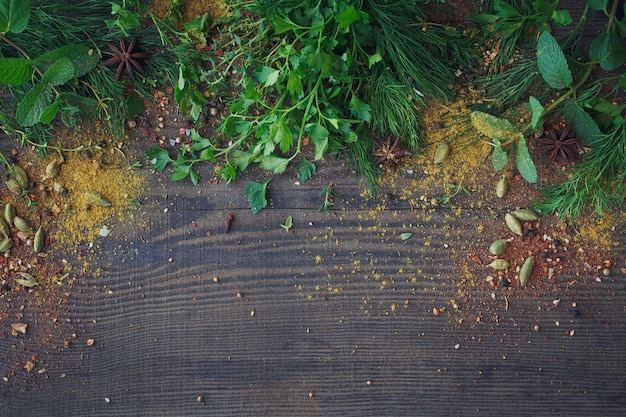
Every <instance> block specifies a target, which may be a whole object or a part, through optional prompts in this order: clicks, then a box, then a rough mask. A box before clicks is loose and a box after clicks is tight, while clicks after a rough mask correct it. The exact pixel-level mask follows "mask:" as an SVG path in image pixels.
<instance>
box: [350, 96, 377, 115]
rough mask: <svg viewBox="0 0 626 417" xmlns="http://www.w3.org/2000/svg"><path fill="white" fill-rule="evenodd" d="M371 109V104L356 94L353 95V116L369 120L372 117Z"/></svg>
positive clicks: (351, 102) (351, 109)
mask: <svg viewBox="0 0 626 417" xmlns="http://www.w3.org/2000/svg"><path fill="white" fill-rule="evenodd" d="M371 110H372V108H371V107H370V106H369V104H367V103H364V102H362V101H361V100H360V99H359V98H358V97H357V96H356V94H353V95H352V98H351V99H350V113H352V115H353V116H355V117H358V118H359V119H361V120H363V121H366V122H369V121H370V118H371V115H370V111H371Z"/></svg>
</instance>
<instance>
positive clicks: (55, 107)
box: [39, 100, 59, 124]
mask: <svg viewBox="0 0 626 417" xmlns="http://www.w3.org/2000/svg"><path fill="white" fill-rule="evenodd" d="M58 112H59V101H58V100H55V101H54V103H52V104H51V105H49V106H48V107H46V108H45V109H44V111H43V112H42V113H41V115H40V116H39V122H40V123H43V124H48V123H50V122H51V121H52V120H53V119H54V118H55V117H56V115H57V113H58Z"/></svg>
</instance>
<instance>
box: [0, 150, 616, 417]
mask: <svg viewBox="0 0 626 417" xmlns="http://www.w3.org/2000/svg"><path fill="white" fill-rule="evenodd" d="M207 174H208V173H207ZM248 179H255V180H262V179H264V177H261V176H259V177H256V178H248ZM331 180H332V181H334V182H335V183H336V189H337V191H338V192H340V193H341V195H340V196H339V197H337V198H336V205H335V207H334V210H333V211H334V214H333V215H326V214H322V213H320V212H318V210H317V208H318V206H319V204H320V203H321V199H320V197H319V196H318V194H319V190H320V188H321V187H322V186H323V185H325V184H326V183H327V181H331ZM149 181H150V183H151V186H150V187H148V188H147V195H146V196H144V197H143V198H142V202H143V206H142V207H141V208H140V209H139V210H138V212H137V213H136V218H135V222H134V224H133V225H132V226H131V227H127V228H126V229H120V227H119V226H116V227H113V228H112V234H111V236H109V237H108V238H106V239H99V240H97V241H96V242H95V245H94V247H93V248H92V249H91V251H90V252H89V256H88V257H90V258H94V261H93V264H92V266H93V270H94V271H95V268H101V273H99V274H97V276H96V275H95V274H94V275H93V276H90V275H89V274H88V276H87V278H86V280H87V281H86V283H85V285H86V286H88V288H85V291H84V292H83V294H82V296H81V295H77V296H76V297H75V298H74V305H73V306H72V312H71V315H72V317H73V318H74V320H75V321H76V320H78V325H77V326H78V329H79V332H78V338H77V340H76V342H75V343H74V345H73V346H72V347H71V348H69V349H67V350H65V351H64V352H63V353H62V354H59V355H56V356H55V358H56V360H55V362H54V363H50V364H49V366H48V369H47V374H46V376H45V378H46V379H45V380H43V379H42V381H41V382H40V384H38V385H39V387H38V388H36V389H28V390H26V391H25V392H21V391H18V392H11V391H7V390H6V389H5V390H4V391H3V392H2V395H1V396H0V403H1V404H2V408H1V410H2V411H0V415H3V416H5V415H6V416H42V417H45V416H70V415H71V416H107V417H111V416H151V417H152V416H475V415H515V416H537V415H568V416H572V415H576V416H591V415H594V416H595V415H597V416H600V415H602V416H623V415H626V411H624V409H625V407H626V396H625V395H624V394H625V392H626V391H625V390H626V361H624V354H625V353H626V347H625V345H624V340H625V335H626V313H625V306H626V297H625V293H624V289H623V282H624V278H625V277H624V276H623V274H622V275H620V274H619V271H618V268H614V273H613V275H612V276H610V277H609V278H606V277H603V278H605V279H604V280H603V281H602V283H595V282H594V281H593V280H588V281H587V282H586V283H584V285H577V286H573V287H572V288H570V289H568V290H567V291H566V292H563V293H561V294H552V293H547V294H537V295H535V296H533V297H520V298H518V299H516V300H515V302H514V303H512V305H511V308H510V309H509V310H505V309H504V302H503V299H502V298H501V295H502V293H498V297H497V299H496V300H492V302H493V306H494V307H493V308H495V310H496V311H497V310H498V309H500V310H501V311H499V313H498V319H497V320H495V319H494V317H493V316H491V315H486V316H485V317H486V319H485V321H484V322H482V323H474V324H471V325H469V326H458V325H457V324H456V320H457V318H455V317H454V316H453V315H448V314H447V313H445V314H441V315H439V316H435V315H434V314H433V312H432V309H433V308H434V307H439V308H440V307H441V306H445V305H447V304H448V302H449V300H450V299H453V298H455V297H456V291H457V284H458V277H459V274H461V271H459V270H458V266H457V265H456V264H455V262H453V261H452V260H451V257H453V256H455V255H458V254H461V255H462V254H463V251H464V249H465V248H466V245H467V244H468V242H471V241H472V240H473V239H475V228H474V227H467V222H473V221H475V220H474V219H476V218H480V217H481V216H489V215H491V214H492V212H491V211H490V212H487V210H486V209H485V211H484V212H481V210H479V209H470V208H469V201H467V200H466V201H464V200H460V203H461V206H464V209H463V210H464V212H466V213H467V215H466V216H460V217H458V216H450V209H449V208H448V207H439V208H437V209H436V210H422V209H418V210H413V209H411V207H409V205H408V203H406V202H404V201H401V200H392V201H390V202H388V203H387V207H388V208H387V209H385V210H378V211H376V212H372V211H371V209H372V208H374V207H375V206H376V205H377V204H380V203H381V201H380V200H372V199H370V198H369V197H362V196H361V195H362V191H363V186H362V185H361V184H358V182H357V180H355V179H354V177H352V176H351V175H346V174H345V170H344V168H343V167H341V166H339V165H338V164H336V163H334V162H330V161H327V162H325V163H324V164H322V168H321V170H320V172H319V173H318V174H317V175H316V176H315V177H314V179H312V180H311V181H309V182H307V183H306V184H305V185H295V184H294V182H295V181H296V178H295V177H293V176H291V175H283V176H281V177H276V178H274V179H273V180H272V182H271V183H270V190H269V194H268V196H269V197H270V204H269V206H268V208H266V209H265V210H263V211H262V212H261V213H259V214H256V215H255V214H253V213H252V212H251V211H250V209H249V208H248V202H247V200H246V197H245V196H244V195H243V194H242V190H243V188H244V186H245V184H246V180H242V181H240V182H237V183H234V184H230V185H227V184H219V185H208V186H207V185H205V186H202V187H199V188H195V187H193V186H191V185H190V184H188V183H184V182H182V183H171V182H169V181H167V178H166V176H165V175H154V176H151V177H150V179H149ZM401 187H402V185H400V188H401ZM165 209H167V211H166V210H165ZM496 210H498V209H497V208H496ZM227 213H233V214H234V216H235V220H234V222H233V224H232V229H231V232H230V233H228V234H224V233H223V227H224V218H225V216H226V214H227ZM374 213H375V214H374ZM289 215H291V216H293V219H294V227H293V229H292V233H287V232H285V231H284V230H283V229H281V228H280V227H279V226H278V225H279V224H280V223H283V222H284V220H285V218H286V217H287V216H289ZM207 230H211V231H212V235H211V236H210V237H207V236H206V231H207ZM405 231H411V232H413V233H414V234H413V236H412V237H411V238H410V239H409V240H407V241H402V240H401V239H399V234H400V233H402V232H405ZM487 234H488V235H489V236H487V237H486V238H489V237H490V236H491V234H490V232H489V231H487ZM425 241H430V242H431V243H430V246H426V245H425V244H424V242H425ZM444 243H445V244H447V245H448V247H447V248H446V247H445V246H444V245H443V244H444ZM614 258H615V259H616V262H617V263H618V264H619V265H621V266H622V267H624V251H623V246H622V247H619V248H618V249H617V251H616V252H615V253H614ZM214 277H219V282H217V283H216V282H214V280H213V278H214ZM412 277H416V278H417V279H416V280H415V281H416V282H412V281H413V280H412V279H411V278H412ZM563 279H567V278H566V277H563ZM383 280H384V281H386V282H387V285H385V286H384V288H381V285H382V284H381V283H382V281H383ZM237 293H241V295H242V296H243V297H242V298H238V296H237ZM478 296H479V297H480V295H478ZM482 297H483V298H484V300H482V301H483V302H489V300H490V294H489V292H485V293H484V294H483V295H482ZM407 298H408V299H410V300H411V302H410V304H409V305H408V306H405V300H406V299H407ZM554 298H559V299H561V300H562V303H561V305H560V306H559V307H558V308H555V309H552V310H550V311H547V309H545V308H543V309H542V310H539V308H540V307H541V306H543V307H546V306H550V305H551V304H552V300H553V299H554ZM572 302H577V303H578V305H579V308H580V310H581V313H582V314H581V316H580V317H579V318H574V317H573V316H572V314H571V311H570V308H569V305H570V304H571V303H572ZM394 303H395V304H396V305H397V308H396V310H395V311H393V310H392V307H391V305H392V304H394ZM498 306H501V307H498ZM252 311H254V315H251V312H252ZM556 321H560V326H556V325H555V322H556ZM536 323H539V324H540V325H541V331H539V332H534V331H533V330H532V326H533V325H534V324H536ZM570 330H575V335H574V336H570V335H569V331H570ZM89 338H93V339H95V343H94V345H93V346H91V347H88V346H86V340H87V339H89ZM2 343H5V341H4V340H2ZM62 373H66V374H67V377H66V378H61V377H60V375H61V374H62ZM42 378H44V377H43V376H42ZM368 381H370V383H368ZM199 396H201V397H202V400H203V401H202V402H198V400H197V399H198V397H199ZM105 399H109V400H110V401H106V400H105Z"/></svg>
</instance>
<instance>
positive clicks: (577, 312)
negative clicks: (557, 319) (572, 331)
mask: <svg viewBox="0 0 626 417" xmlns="http://www.w3.org/2000/svg"><path fill="white" fill-rule="evenodd" d="M572 317H574V318H575V319H577V318H578V317H580V310H579V309H577V308H575V309H573V310H572Z"/></svg>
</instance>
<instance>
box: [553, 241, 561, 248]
mask: <svg viewBox="0 0 626 417" xmlns="http://www.w3.org/2000/svg"><path fill="white" fill-rule="evenodd" d="M552 244H553V245H554V247H555V248H556V247H557V246H560V245H561V241H560V240H559V239H554V240H553V241H552Z"/></svg>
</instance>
